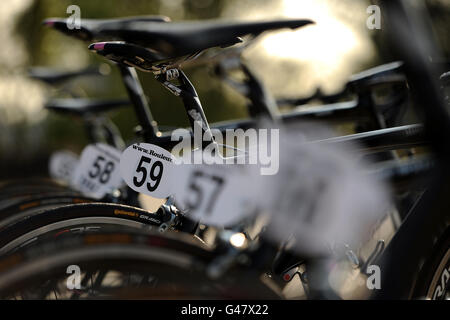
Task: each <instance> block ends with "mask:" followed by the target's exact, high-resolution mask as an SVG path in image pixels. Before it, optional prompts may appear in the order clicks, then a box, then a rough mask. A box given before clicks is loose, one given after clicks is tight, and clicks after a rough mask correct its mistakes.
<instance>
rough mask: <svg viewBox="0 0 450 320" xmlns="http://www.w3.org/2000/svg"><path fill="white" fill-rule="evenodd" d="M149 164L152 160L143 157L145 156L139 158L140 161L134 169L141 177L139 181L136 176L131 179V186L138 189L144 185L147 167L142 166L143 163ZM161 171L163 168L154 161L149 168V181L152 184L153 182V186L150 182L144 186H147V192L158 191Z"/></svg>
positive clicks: (160, 163) (159, 162)
mask: <svg viewBox="0 0 450 320" xmlns="http://www.w3.org/2000/svg"><path fill="white" fill-rule="evenodd" d="M151 162H152V159H150V158H148V157H145V156H142V157H141V160H140V161H139V164H138V166H137V168H136V172H137V173H141V177H140V179H139V178H138V177H137V176H134V177H133V184H134V185H135V186H136V187H138V188H140V187H142V186H143V185H144V183H145V182H146V181H147V174H148V172H147V167H146V166H144V163H148V164H150V163H151ZM157 169H159V170H158V173H157V174H155V172H156V170H157ZM163 169H164V166H163V164H162V162H161V161H155V162H154V163H153V165H152V167H151V168H150V180H151V181H152V182H154V184H153V185H152V184H151V183H150V182H147V185H146V186H147V189H148V191H150V192H153V191H155V190H156V189H158V186H159V184H160V182H161V178H162V175H163Z"/></svg>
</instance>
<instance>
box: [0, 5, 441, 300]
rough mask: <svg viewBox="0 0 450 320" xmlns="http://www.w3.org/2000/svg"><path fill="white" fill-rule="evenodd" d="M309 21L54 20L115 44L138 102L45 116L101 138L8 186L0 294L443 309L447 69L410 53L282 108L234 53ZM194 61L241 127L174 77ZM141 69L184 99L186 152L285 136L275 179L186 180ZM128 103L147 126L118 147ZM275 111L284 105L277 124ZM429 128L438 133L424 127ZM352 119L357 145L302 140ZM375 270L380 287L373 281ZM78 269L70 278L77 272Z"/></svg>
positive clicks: (114, 56)
mask: <svg viewBox="0 0 450 320" xmlns="http://www.w3.org/2000/svg"><path fill="white" fill-rule="evenodd" d="M402 10H406V9H405V8H403V9H402ZM311 23H313V22H312V21H309V20H275V21H264V22H232V23H231V22H221V21H208V22H203V21H200V22H186V23H184V22H171V21H170V19H169V18H167V17H160V16H151V17H147V16H146V17H133V18H123V19H114V20H89V19H86V20H82V21H81V28H80V29H73V28H68V26H67V23H66V20H65V19H47V20H46V21H45V22H44V24H45V25H46V26H48V27H51V28H53V29H55V30H58V31H60V32H63V33H65V34H66V35H68V36H72V37H76V38H78V39H80V40H82V41H87V42H88V43H92V42H94V41H107V42H96V43H93V44H90V46H89V49H90V50H92V51H94V52H95V53H97V54H100V55H102V56H104V57H105V58H107V59H109V60H111V61H113V62H114V63H115V66H116V67H117V68H119V70H120V72H121V76H122V79H123V84H124V86H125V88H126V91H127V93H128V95H129V99H122V100H114V101H111V100H109V101H105V100H104V101H99V100H91V99H81V98H73V99H63V100H61V99H53V100H50V101H49V102H48V103H47V104H46V108H47V109H48V110H51V111H52V112H53V111H54V112H60V113H63V114H67V115H68V116H76V117H81V118H82V119H83V120H84V122H85V124H86V129H87V133H88V135H89V137H90V139H91V143H92V144H90V145H88V146H87V147H86V148H85V149H84V150H83V152H82V154H81V155H80V156H77V155H74V154H72V153H70V152H67V151H59V152H56V153H55V154H54V155H53V156H52V157H51V159H50V163H49V168H50V175H51V178H48V179H34V180H32V179H28V180H25V181H22V180H21V181H5V182H3V183H2V185H1V193H0V211H1V218H0V255H1V257H0V296H1V297H2V298H5V299H67V298H71V299H73V298H82V299H86V298H119V299H120V298H127V299H128V298H159V299H160V298H207V299H211V298H217V299H221V298H233V299H239V298H272V299H279V298H287V299H298V298H304V299H306V298H308V299H324V298H325V299H347V298H348V299H352V298H353V299H361V298H399V299H403V298H429V299H446V298H448V291H449V290H448V283H449V277H448V274H449V272H450V271H449V263H450V262H449V261H450V259H449V252H450V251H449V248H450V245H449V241H450V240H449V239H450V237H449V228H448V225H449V210H446V209H448V208H447V207H446V205H447V204H446V199H447V198H448V197H446V196H445V190H446V189H445V187H446V184H448V181H447V180H448V179H447V178H448V177H447V171H448V170H447V167H448V166H447V165H446V162H445V161H446V157H447V155H448V153H447V143H446V137H447V131H445V130H448V128H450V127H448V126H447V122H448V121H447V115H446V114H445V112H443V110H444V108H445V104H444V99H443V98H444V92H445V86H446V85H447V84H448V82H449V79H450V74H448V73H447V74H443V75H442V76H441V77H440V79H439V76H436V75H435V74H434V73H431V72H428V70H429V69H428V62H427V61H426V59H421V58H422V56H421V55H420V54H421V52H419V51H412V52H413V54H412V55H416V56H414V60H412V61H414V63H413V64H412V63H411V60H408V58H411V57H409V56H408V55H406V54H405V55H402V54H404V53H405V52H411V47H405V48H403V50H404V51H402V49H401V50H399V52H400V57H401V58H405V60H404V62H394V63H390V64H387V65H383V66H379V67H377V68H374V69H371V70H367V71H364V72H362V73H360V74H357V75H355V76H353V77H351V79H349V81H348V83H347V85H346V86H345V89H344V90H343V91H342V92H340V93H339V94H334V95H329V96H326V95H323V94H322V93H321V92H320V91H318V92H317V93H316V94H314V95H313V96H311V97H309V98H302V99H279V100H278V101H275V99H273V97H272V96H271V94H270V92H269V91H268V90H267V89H266V88H265V87H264V85H263V83H262V82H261V81H260V80H259V79H258V78H257V77H256V75H255V74H254V73H252V71H251V69H250V68H248V67H247V66H246V64H245V61H243V59H242V58H241V53H242V51H243V50H245V48H246V46H245V45H241V44H240V43H241V42H242V41H243V40H242V39H241V37H247V38H248V39H246V41H247V42H251V41H253V40H254V39H255V38H256V37H258V36H259V35H260V34H262V33H264V32H267V31H272V30H278V29H284V28H291V29H297V28H300V27H303V26H307V25H309V24H311ZM394 36H395V35H394V32H393V37H394ZM397 36H398V35H397ZM417 41H420V39H417ZM409 45H411V46H413V45H414V41H412V42H411V44H409ZM212 48H216V49H215V50H210V49H212ZM212 52H213V53H212ZM411 59H412V58H411ZM194 64H195V65H196V66H203V67H205V68H207V67H208V68H211V67H212V68H213V70H214V71H215V74H216V75H217V77H220V78H221V79H223V80H224V81H225V82H226V83H227V84H229V85H231V86H232V87H233V88H235V89H236V90H237V91H238V92H239V93H241V94H242V95H244V96H245V97H246V98H247V101H248V114H249V119H245V120H237V121H228V122H223V123H217V124H213V125H212V126H210V125H209V123H208V121H207V118H206V115H205V113H204V111H203V108H202V105H201V103H200V98H199V96H198V95H197V93H196V90H195V88H194V85H193V84H192V83H191V82H190V80H189V79H188V76H187V75H186V74H185V73H184V72H183V71H182V69H183V68H187V67H189V65H194ZM412 66H413V67H412ZM135 69H138V70H141V71H145V72H152V73H153V74H154V75H155V78H156V81H158V82H160V83H161V85H162V86H164V87H165V88H167V89H168V90H169V91H170V93H172V94H174V95H175V96H177V97H179V98H180V99H181V100H182V102H183V105H184V106H185V111H186V115H187V117H188V119H189V120H190V124H191V128H190V129H191V130H190V131H185V133H184V136H180V137H179V138H180V139H181V138H186V137H187V136H189V137H191V135H192V136H194V135H195V132H197V131H199V132H201V134H202V137H204V139H203V140H202V142H201V144H200V145H198V144H197V145H195V143H194V145H193V146H192V150H196V151H194V153H195V152H202V151H203V152H205V151H206V150H211V149H213V150H215V153H216V154H219V155H220V154H222V152H224V150H226V151H228V152H230V151H231V152H232V153H233V155H236V153H242V154H241V156H242V155H244V156H243V158H246V157H245V155H247V156H248V155H249V154H248V152H247V151H248V150H245V148H244V150H242V149H241V146H236V145H229V146H224V145H222V144H221V142H218V141H216V140H215V138H214V134H213V133H214V132H223V133H225V132H226V131H227V130H231V129H232V130H236V129H244V130H246V129H250V128H261V127H262V126H265V127H266V128H269V129H274V128H277V129H280V130H281V131H280V132H281V135H280V137H281V140H280V145H279V148H280V172H279V174H277V175H275V176H272V177H262V176H260V174H259V171H258V173H255V172H254V171H255V170H253V169H249V167H251V166H249V165H244V166H243V167H242V166H239V165H237V166H233V165H231V167H230V166H226V165H207V164H201V165H198V166H197V165H195V166H187V167H186V166H183V167H182V168H183V169H182V170H178V169H176V168H175V165H174V164H173V162H175V161H176V158H175V157H174V156H173V155H172V154H171V153H170V152H169V151H170V150H171V149H172V148H173V147H174V146H175V145H177V144H178V143H179V142H180V140H176V141H174V140H173V139H172V136H173V135H172V132H161V131H160V129H159V128H158V125H157V123H156V121H155V120H154V118H153V116H152V113H151V107H150V106H149V102H148V101H147V98H146V96H145V95H144V91H143V89H142V87H141V84H140V82H139V79H138V76H137V73H136V71H135ZM236 71H239V72H240V75H238V76H236ZM242 74H243V75H244V76H242ZM30 75H31V77H33V78H35V79H38V80H40V81H44V82H46V83H47V84H49V85H58V84H61V83H63V82H66V81H69V80H72V79H74V78H76V77H79V76H100V74H99V72H98V69H96V68H89V69H86V70H82V71H79V72H60V71H55V70H51V69H46V68H36V69H33V70H32V72H31V73H30ZM438 83H439V86H440V88H438V89H439V90H437V87H435V86H434V85H435V84H438ZM416 93H418V95H416ZM441 98H442V99H441ZM424 101H425V102H426V104H427V105H426V109H425V108H424V109H423V112H422V113H420V112H414V111H413V107H412V106H413V105H417V106H418V108H417V109H416V110H420V107H423V106H424ZM311 102H319V103H321V104H320V105H317V104H316V105H311V104H310V103H311ZM126 105H131V106H132V107H133V108H134V111H135V113H136V117H137V119H138V121H139V126H138V128H137V130H136V133H137V137H136V139H137V140H136V141H138V142H129V141H123V139H122V137H121V134H120V132H119V130H118V129H117V128H116V127H115V125H114V124H113V123H112V121H111V120H110V119H108V117H107V113H106V112H108V111H111V110H114V109H116V108H118V107H123V106H126ZM280 105H283V106H290V108H289V109H290V111H288V112H281V111H280V108H279V106H280ZM430 105H432V106H431V107H430ZM406 114H408V115H411V114H413V116H415V117H417V118H418V119H422V118H421V117H423V114H425V118H424V119H425V121H424V122H423V123H424V124H421V123H417V124H415V123H413V124H406V122H405V121H406V120H405V115H406ZM436 115H438V116H436ZM430 119H431V120H432V121H435V120H436V119H437V120H439V121H440V122H439V123H437V122H433V125H431V126H430V125H429V124H430V122H429V121H430ZM349 121H350V122H352V123H354V124H355V130H356V132H355V134H351V135H346V136H339V137H330V138H326V139H320V140H318V139H316V141H310V140H309V141H308V142H307V141H306V140H307V139H310V138H311V137H310V136H308V134H307V133H305V132H304V131H302V125H303V129H304V128H310V125H311V123H313V124H314V125H317V124H328V125H329V124H330V123H331V124H336V123H344V122H349ZM420 122H422V121H420ZM314 125H313V127H314ZM299 128H300V130H299ZM205 137H206V139H205ZM305 137H307V138H305ZM302 139H303V140H302ZM126 146H128V148H127V147H126ZM272 147H274V145H272ZM272 150H274V149H272ZM213 154H214V152H213ZM238 157H239V156H238ZM220 158H221V159H226V157H225V156H223V157H222V156H220ZM361 159H364V160H367V162H369V163H370V165H366V164H361ZM364 163H366V161H364ZM388 190H389V191H388ZM388 192H389V194H388ZM140 193H144V194H147V195H149V196H152V197H153V199H152V201H153V203H154V204H156V208H158V209H157V210H155V212H152V211H149V210H145V209H143V207H144V206H143V203H142V197H141V196H140ZM389 198H391V199H392V201H389V200H388V199H389ZM267 212H269V213H268V214H267ZM369 221H370V223H369ZM346 240H348V241H346ZM373 265H376V266H378V267H379V270H381V275H380V277H381V278H380V279H377V278H373V277H372V278H371V276H374V275H373V274H371V271H370V270H373V268H370V266H373ZM74 266H75V269H76V270H79V277H78V278H77V277H71V275H72V271H68V270H75V269H73V268H74ZM405 266H409V267H408V268H409V269H408V268H407V269H405V268H406V267H405ZM69 267H70V268H69ZM68 268H69V269H68ZM400 268H402V269H400ZM400 270H402V271H401V272H400ZM405 270H406V271H405ZM68 279H70V281H69V280H68ZM361 279H362V280H364V281H360V280H361ZM68 281H69V282H70V283H69V282H68ZM71 281H72V282H71ZM370 281H374V282H373V285H372V286H370V285H367V283H368V282H370ZM378 282H380V283H381V285H379V283H378ZM69 284H70V285H69ZM374 288H375V289H374Z"/></svg>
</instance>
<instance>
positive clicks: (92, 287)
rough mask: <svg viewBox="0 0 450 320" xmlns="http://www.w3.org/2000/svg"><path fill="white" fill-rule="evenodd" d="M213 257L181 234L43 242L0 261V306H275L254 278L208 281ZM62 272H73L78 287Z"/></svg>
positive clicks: (235, 272)
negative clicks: (35, 302)
mask: <svg viewBox="0 0 450 320" xmlns="http://www.w3.org/2000/svg"><path fill="white" fill-rule="evenodd" d="M215 257H217V255H216V253H215V252H214V251H212V250H210V249H209V248H207V247H206V246H204V245H202V244H201V243H199V242H196V241H195V239H194V238H193V237H188V236H187V235H183V234H171V235H169V234H165V235H161V234H157V233H150V232H144V231H143V230H126V231H123V229H122V231H119V230H117V229H109V230H104V231H103V232H96V233H85V234H78V235H73V234H72V235H65V236H63V237H62V238H61V239H59V240H58V241H54V240H53V239H52V238H51V237H50V238H47V241H45V242H43V243H42V244H41V245H40V246H34V247H31V248H28V249H27V250H20V251H18V252H16V253H14V254H12V255H9V256H7V257H4V258H1V259H0V298H3V299H95V298H101V299H187V298H189V299H239V298H250V297H252V298H270V299H274V298H279V297H278V295H277V294H275V293H274V291H272V290H271V289H270V288H269V287H268V286H266V285H264V284H263V283H262V282H261V281H260V280H259V275H258V274H257V273H254V272H252V273H250V271H242V270H239V269H232V270H230V271H229V272H227V273H226V276H223V277H222V278H220V279H219V280H214V281H213V280H211V279H208V278H207V277H206V276H205V268H206V266H207V265H208V264H210V263H211V261H213V260H214V259H215ZM68 268H70V269H68ZM68 270H69V271H70V270H78V271H79V273H78V275H79V277H78V281H77V278H76V277H77V276H76V275H72V274H70V273H68ZM72 272H73V271H72ZM71 280H74V281H73V282H70V281H71ZM68 281H69V283H70V284H71V285H68Z"/></svg>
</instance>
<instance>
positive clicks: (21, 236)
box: [0, 203, 167, 254]
mask: <svg viewBox="0 0 450 320" xmlns="http://www.w3.org/2000/svg"><path fill="white" fill-rule="evenodd" d="M166 213H167V212H166V209H164V208H163V207H161V208H160V210H159V211H158V212H157V213H150V212H148V211H145V210H142V209H139V208H135V207H130V206H126V205H119V204H108V203H89V204H87V203H82V204H74V205H65V206H62V207H57V208H54V209H50V210H43V211H39V210H38V211H35V212H32V213H31V214H29V215H26V216H20V217H17V219H11V221H9V223H5V224H3V225H2V226H1V229H0V254H6V253H7V252H11V251H14V250H17V249H18V248H21V247H23V246H26V245H29V244H31V243H38V242H39V240H40V238H42V237H43V236H46V235H53V236H54V237H57V236H58V235H60V234H62V233H66V232H69V233H70V232H72V233H73V232H80V231H81V230H86V229H89V228H91V229H95V230H101V229H102V226H105V225H113V226H125V227H133V228H144V227H145V228H147V229H151V228H159V227H160V226H161V224H162V223H163V219H164V218H165V217H166V216H167V215H166ZM13 218H14V217H13Z"/></svg>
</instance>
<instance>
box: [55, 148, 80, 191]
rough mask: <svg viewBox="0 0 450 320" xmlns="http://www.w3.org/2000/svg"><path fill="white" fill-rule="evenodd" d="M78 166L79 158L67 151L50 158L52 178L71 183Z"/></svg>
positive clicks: (57, 152) (56, 153)
mask: <svg viewBox="0 0 450 320" xmlns="http://www.w3.org/2000/svg"><path fill="white" fill-rule="evenodd" d="M77 165H78V156H77V155H76V154H75V153H73V152H71V151H67V150H60V151H56V152H54V153H53V154H52V155H51V156H50V161H49V165H48V170H49V173H50V177H52V178H53V179H57V180H61V181H64V182H67V183H70V182H71V180H72V175H73V173H74V172H75V169H76V167H77Z"/></svg>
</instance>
